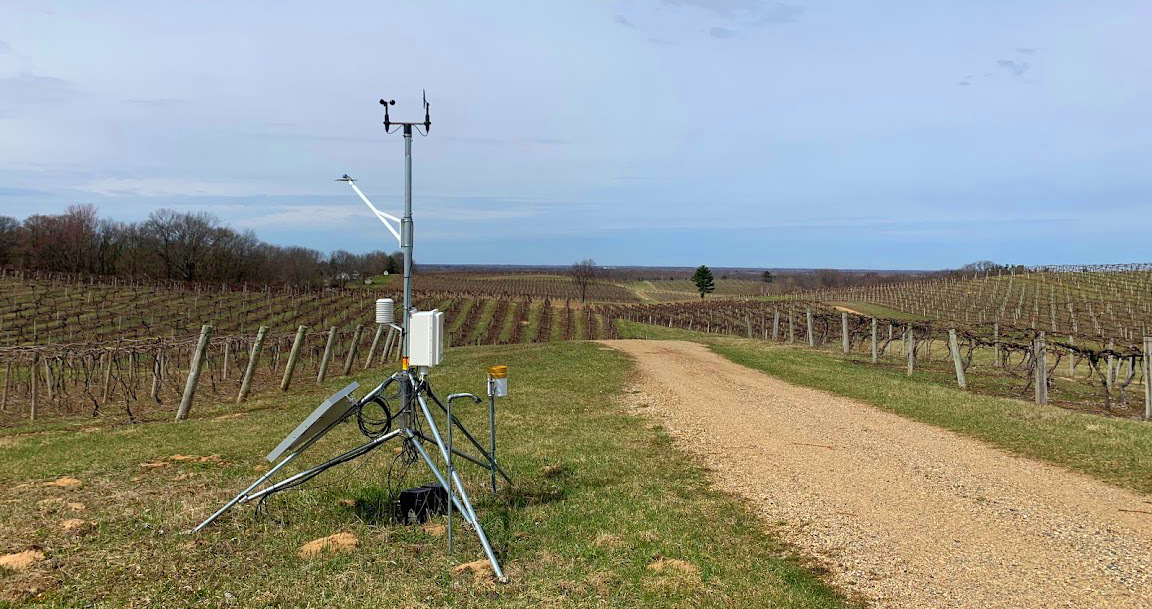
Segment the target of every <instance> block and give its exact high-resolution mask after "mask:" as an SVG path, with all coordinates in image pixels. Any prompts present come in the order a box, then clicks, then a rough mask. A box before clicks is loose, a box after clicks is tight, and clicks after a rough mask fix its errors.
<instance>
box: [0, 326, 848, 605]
mask: <svg viewBox="0 0 1152 609" xmlns="http://www.w3.org/2000/svg"><path fill="white" fill-rule="evenodd" d="M496 363H503V364H507V365H509V366H510V368H511V387H512V397H510V398H508V399H506V400H502V401H501V403H500V404H499V406H498V408H499V434H500V438H501V444H500V446H499V454H500V458H501V461H502V463H503V464H504V465H505V467H506V468H507V469H508V470H509V471H510V472H511V473H512V475H513V477H514V480H515V484H514V485H513V486H512V487H511V488H509V489H502V491H501V493H500V495H499V496H498V497H493V496H492V494H491V493H490V492H489V491H486V490H484V488H485V480H486V477H485V476H484V475H483V472H479V471H477V470H476V468H472V467H468V468H466V469H465V474H466V478H467V479H468V481H469V483H470V488H471V489H472V492H473V497H474V499H475V500H476V501H477V511H478V513H479V514H480V516H481V519H482V520H483V522H484V524H485V526H486V527H487V529H488V532H489V535H490V537H491V539H492V541H493V545H494V547H495V548H496V549H497V552H498V553H499V555H500V556H501V558H502V561H503V563H504V565H505V568H506V571H507V572H508V573H509V575H510V576H511V577H512V583H510V584H508V585H496V584H493V583H490V582H487V581H482V580H474V579H473V578H472V577H471V576H469V575H467V574H460V575H454V574H453V571H452V567H453V566H454V565H457V564H459V563H464V562H467V561H473V560H477V559H478V558H480V556H481V554H480V552H479V546H478V543H477V542H476V541H475V538H474V536H473V535H471V534H470V533H467V532H465V531H463V530H462V528H461V525H460V523H459V521H457V529H456V537H455V539H456V542H457V546H456V549H455V551H454V552H453V554H452V555H448V554H447V552H446V545H445V540H444V539H443V537H435V536H433V535H431V534H428V533H425V532H424V531H423V530H422V529H420V528H418V527H406V526H400V525H396V524H392V523H389V522H386V521H383V520H381V519H380V518H379V517H378V514H379V513H380V512H381V511H382V509H381V504H380V500H381V498H383V497H385V496H387V479H388V475H387V472H388V468H389V464H390V463H391V462H392V461H393V457H394V455H393V452H392V451H391V449H390V448H384V449H381V450H379V451H377V452H375V453H372V455H370V456H369V457H367V458H363V459H361V460H359V461H358V462H356V463H353V464H348V465H344V466H341V468H339V469H336V470H333V471H331V472H328V473H327V474H326V475H325V476H322V477H320V478H317V479H316V480H314V481H312V482H311V483H309V484H308V485H305V486H303V487H301V488H300V489H298V490H291V491H288V492H285V493H282V494H280V495H277V496H275V497H274V498H273V499H272V500H270V501H269V502H268V504H267V505H266V506H265V507H266V509H265V510H264V511H263V513H262V514H261V515H257V514H255V513H254V512H253V509H252V508H251V507H247V506H246V507H242V508H239V509H237V510H235V511H233V512H232V513H230V514H229V515H226V516H225V517H224V518H223V519H221V520H220V521H219V522H217V523H216V524H215V525H213V526H212V527H210V528H209V529H208V530H206V531H205V532H203V533H201V534H199V535H197V536H189V535H185V534H183V533H181V531H185V530H187V529H189V528H191V527H192V526H193V525H195V524H196V523H197V522H198V521H199V520H200V519H202V518H203V517H205V516H206V515H207V514H208V513H210V511H211V510H213V509H214V508H215V507H216V506H218V505H220V504H221V503H223V502H224V501H225V500H226V499H227V498H229V497H231V496H232V495H233V494H234V493H235V492H236V491H237V490H238V489H239V488H240V487H241V486H242V485H244V484H246V482H247V481H248V480H250V479H252V478H253V477H255V476H256V475H257V473H256V472H257V470H259V469H261V468H263V467H264V466H266V463H264V462H263V461H262V455H263V454H264V453H265V452H266V451H267V450H268V449H270V448H271V447H272V446H273V445H274V444H275V443H276V441H277V440H278V439H279V438H280V437H281V436H283V435H284V434H285V433H286V432H287V431H289V430H290V429H291V428H292V427H293V426H294V425H295V423H296V422H297V421H299V420H300V419H302V418H303V417H304V416H305V415H306V414H307V413H308V412H309V411H310V410H311V409H312V408H313V407H314V405H315V403H316V402H317V401H318V400H320V399H321V398H322V397H323V396H326V395H327V394H329V393H331V392H332V391H333V390H334V389H335V388H338V387H340V386H342V385H343V384H344V383H345V382H346V380H347V379H343V380H339V381H333V382H330V383H328V384H326V385H325V386H323V387H318V388H317V389H316V390H315V391H314V392H310V394H305V395H283V396H265V397H260V398H258V399H254V400H253V401H252V402H251V403H250V404H246V405H245V409H246V410H244V411H237V410H236V409H235V408H234V407H232V406H230V405H204V404H197V405H196V407H195V409H194V410H193V413H192V420H190V421H187V422H184V423H180V424H175V423H153V424H144V425H135V426H120V427H92V428H88V429H86V430H82V431H76V430H73V431H50V432H36V433H8V434H7V435H5V436H2V437H0V540H2V541H0V553H4V552H13V551H20V550H24V549H27V548H29V547H38V548H40V549H41V551H42V552H43V553H44V554H45V555H47V557H48V561H47V562H45V563H42V564H41V565H40V566H39V567H37V568H35V569H33V570H31V571H25V572H20V573H15V572H0V599H5V598H6V599H8V600H0V607H5V606H16V605H23V604H30V603H36V604H37V605H40V606H91V607H122V606H144V605H148V606H163V607H191V606H224V605H229V606H236V607H261V606H263V607H274V606H293V607H295V606H332V607H376V606H379V605H380V603H381V602H382V601H383V602H386V603H387V604H388V605H390V606H405V607H430V606H435V607H441V606H452V607H480V606H500V607H538V606H542V605H547V606H619V607H637V606H644V607H694V606H714V607H716V606H723V607H769V606H770V607H842V606H845V601H844V600H843V599H842V598H841V597H840V596H838V595H837V594H836V593H835V592H834V591H832V590H830V589H829V588H828V587H827V586H826V585H824V584H823V583H822V582H821V581H820V580H819V579H818V577H816V576H815V575H813V573H812V572H811V571H810V570H809V569H807V568H806V567H804V566H803V565H802V564H800V563H799V562H798V561H797V559H795V558H794V557H792V556H791V555H790V553H789V551H788V550H787V548H784V547H781V546H780V545H779V544H778V543H777V542H775V541H774V540H773V538H772V537H771V536H770V535H769V534H768V533H767V532H765V530H764V527H763V526H762V524H761V523H760V522H758V521H757V520H756V518H755V517H753V516H752V515H751V514H750V512H749V510H748V509H747V508H746V506H745V505H744V504H743V503H742V502H740V501H738V500H736V499H734V498H732V497H729V496H726V495H723V494H720V493H717V492H715V491H713V490H710V489H709V487H708V483H707V479H706V476H705V473H704V472H703V470H702V469H701V468H700V467H698V466H697V465H694V464H693V463H692V462H691V461H690V460H687V459H685V458H684V456H683V455H681V454H679V453H678V452H677V450H676V449H675V448H674V446H673V445H672V443H671V441H670V438H669V437H668V436H667V435H666V434H665V433H664V432H663V430H661V429H660V428H659V427H657V426H655V425H652V424H651V423H650V422H648V421H646V420H645V419H643V418H640V417H638V416H635V415H632V414H628V413H627V412H625V411H624V409H623V406H621V405H620V404H619V403H618V402H617V399H618V396H619V395H620V394H621V393H622V392H623V391H624V388H625V387H626V385H627V382H628V379H629V374H630V372H629V370H630V366H629V365H628V361H627V359H626V358H624V357H623V356H622V355H620V354H618V353H617V352H615V351H611V350H607V349H604V348H601V347H599V346H598V345H595V344H591V343H576V342H565V343H556V344H537V345H517V346H503V347H464V348H457V349H453V350H452V351H450V352H449V357H448V362H447V363H446V364H445V365H443V366H441V367H439V368H437V369H436V371H435V375H434V377H433V378H434V379H435V382H436V385H437V386H438V387H439V388H440V389H441V391H442V392H444V393H446V392H447V391H448V390H449V389H451V390H452V391H473V392H475V393H481V392H482V391H483V387H484V377H483V370H484V369H485V368H486V367H487V366H488V365H491V364H496ZM375 378H376V377H375V376H374V375H362V376H361V377H360V380H361V381H362V382H364V383H368V382H371V381H373V380H375ZM458 410H459V411H460V412H461V414H463V415H464V416H465V419H466V421H467V422H468V423H469V425H470V426H471V427H472V429H473V430H474V431H476V432H478V433H480V434H483V433H485V432H486V428H485V425H484V424H483V423H482V420H483V419H485V418H486V416H485V414H486V413H484V409H482V408H471V407H464V406H460V407H459V409H458ZM361 440H362V438H360V436H359V435H358V433H357V431H356V426H355V424H350V425H346V426H341V428H339V429H337V430H336V431H334V432H333V433H332V434H329V436H328V437H326V438H325V439H324V440H322V442H321V443H318V444H317V445H316V446H314V447H313V448H312V449H311V451H310V453H311V454H310V455H309V456H308V460H310V461H311V462H315V461H317V460H319V458H320V457H322V456H323V455H331V454H335V453H336V452H338V451H339V450H341V449H343V448H347V447H349V446H351V445H354V444H358V443H359V442H360V441H361ZM177 454H182V455H199V456H212V455H218V457H214V458H210V459H207V460H205V462H194V461H173V460H172V459H171V456H173V455H177ZM302 459H303V458H302ZM148 463H151V464H165V463H166V464H167V465H164V466H142V465H141V464H148ZM301 465H308V464H301ZM64 475H67V476H73V477H75V478H77V479H79V480H80V481H81V484H80V485H78V486H73V487H68V488H56V487H49V486H45V484H44V483H45V482H46V481H50V480H53V479H55V478H56V477H58V476H64ZM428 481H429V480H428V476H426V475H425V474H424V472H423V469H422V468H419V467H413V468H412V469H411V470H409V472H408V475H407V476H406V477H404V478H403V479H402V480H399V481H397V487H400V488H406V487H407V486H415V485H417V484H423V483H426V482H428ZM69 503H82V504H83V505H84V509H83V511H76V510H74V509H73V508H70V507H69V506H68V504H69ZM67 518H81V519H84V520H86V521H88V522H90V523H92V524H91V527H92V528H91V529H90V531H89V532H87V534H83V535H81V534H75V533H65V532H63V531H62V530H61V523H62V521H63V520H64V519H67ZM441 522H443V517H441ZM345 531H346V532H349V533H351V534H353V535H355V536H356V537H357V538H358V539H359V547H357V548H356V549H355V550H354V551H352V552H350V553H344V554H323V555H321V556H317V557H313V558H308V559H305V558H300V557H299V556H298V555H297V549H298V548H299V547H300V546H301V545H302V544H304V543H306V542H308V541H310V540H313V539H316V538H319V537H323V536H327V535H331V534H333V533H337V532H345ZM660 559H676V560H682V561H686V563H687V564H688V565H690V567H689V568H688V569H687V572H680V571H677V570H675V569H672V570H667V571H665V572H656V571H654V570H652V569H650V568H649V565H650V564H653V563H654V562H655V561H658V560H660ZM32 589H40V590H41V592H40V593H39V596H37V597H35V598H33V599H26V600H24V601H21V600H16V599H20V598H23V597H25V596H26V594H27V592H28V590H32Z"/></svg>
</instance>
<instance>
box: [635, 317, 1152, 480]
mask: <svg viewBox="0 0 1152 609" xmlns="http://www.w3.org/2000/svg"><path fill="white" fill-rule="evenodd" d="M618 323H619V326H620V333H621V336H622V337H625V338H627V337H645V338H651V339H675V340H692V341H696V342H700V343H704V344H707V345H708V346H709V347H710V348H711V349H712V350H713V351H715V352H716V353H718V354H720V355H722V356H724V357H726V358H728V359H730V360H732V361H733V362H736V363H738V364H741V365H744V366H748V367H749V368H753V369H755V370H760V371H762V372H765V373H768V374H771V375H772V376H775V377H777V378H780V379H783V380H785V381H788V382H791V383H795V384H797V385H801V386H804V387H812V388H815V389H823V390H825V391H829V392H831V393H835V394H837V395H842V396H846V397H850V398H855V399H858V400H860V401H862V402H866V403H868V404H872V405H874V406H878V407H880V408H883V409H885V410H888V411H891V412H894V413H896V414H899V415H901V416H904V417H908V418H910V419H914V420H917V421H922V422H924V423H929V424H931V425H936V426H938V427H943V428H945V429H950V430H952V431H956V432H959V433H961V434H964V435H967V436H971V437H974V438H978V439H980V440H983V441H985V442H988V443H989V444H992V445H994V446H998V447H1000V448H1004V449H1007V450H1010V451H1012V452H1015V453H1017V454H1020V455H1024V456H1028V457H1033V458H1036V459H1041V460H1044V461H1048V462H1050V463H1054V464H1057V465H1061V466H1064V467H1067V468H1069V469H1073V470H1076V471H1080V472H1083V473H1085V474H1089V475H1092V476H1095V477H1096V478H1099V479H1101V480H1105V481H1107V482H1111V483H1113V484H1116V485H1118V486H1123V487H1127V488H1131V489H1134V490H1137V491H1140V492H1144V493H1150V492H1152V459H1149V458H1148V455H1149V454H1152V424H1149V423H1146V422H1141V421H1133V420H1128V419H1117V418H1110V417H1103V416H1098V415H1092V414H1085V413H1080V412H1073V411H1070V410H1065V409H1062V408H1057V407H1055V406H1041V405H1038V404H1034V403H1031V402H1027V401H1024V400H1017V399H1008V398H1002V397H995V396H988V395H976V394H973V393H971V392H966V391H961V390H959V389H957V388H955V387H950V386H947V385H946V384H945V383H944V382H943V380H942V379H944V378H949V377H946V376H944V375H942V374H941V373H940V372H939V371H935V372H932V373H923V372H917V373H916V374H915V375H914V376H912V377H908V376H905V373H904V372H903V371H902V370H898V369H894V368H885V367H881V366H873V365H872V364H871V363H870V362H867V361H863V360H862V359H860V358H844V357H842V356H837V355H833V354H831V353H829V352H827V351H816V350H812V349H809V348H806V347H803V348H802V347H795V346H787V345H779V344H774V343H767V342H764V341H757V340H749V339H742V338H731V337H724V336H717V335H709V334H704V333H701V332H689V331H687V330H679V329H675V328H662V327H657V326H648V325H645V324H637V323H631V322H625V321H621V322H618ZM946 365H947V366H951V363H950V362H947V363H946ZM973 378H974V377H973V376H970V377H969V381H970V382H971V381H972V380H973Z"/></svg>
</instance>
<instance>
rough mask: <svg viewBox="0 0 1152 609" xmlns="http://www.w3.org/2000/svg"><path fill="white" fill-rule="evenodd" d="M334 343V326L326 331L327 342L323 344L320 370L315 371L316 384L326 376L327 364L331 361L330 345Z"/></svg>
mask: <svg viewBox="0 0 1152 609" xmlns="http://www.w3.org/2000/svg"><path fill="white" fill-rule="evenodd" d="M335 343H336V326H332V328H331V329H330V330H328V342H326V343H325V344H324V355H323V356H322V357H321V358H320V369H319V370H317V371H316V382H317V383H323V382H324V378H325V377H327V376H328V362H330V361H332V345H334V344H335Z"/></svg>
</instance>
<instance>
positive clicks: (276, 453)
mask: <svg viewBox="0 0 1152 609" xmlns="http://www.w3.org/2000/svg"><path fill="white" fill-rule="evenodd" d="M358 387H360V383H357V382H356V381H352V382H351V383H349V384H348V386H347V387H345V388H343V389H341V390H340V391H337V392H336V393H333V394H332V396H331V397H329V398H328V399H327V400H324V403H323V404H320V405H319V406H317V407H316V410H313V411H312V414H310V415H308V418H307V419H304V422H303V423H300V424H299V425H297V426H296V429H294V430H292V433H290V434H288V436H287V437H286V438H284V440H283V441H282V442H280V445H279V446H277V447H276V448H274V449H272V452H270V453H268V457H267V459H268V461H269V462H270V463H275V462H276V461H277V460H278V459H280V457H282V456H283V455H284V453H286V452H288V451H290V450H292V449H294V448H296V447H298V446H301V445H303V444H304V443H306V442H309V441H311V440H312V439H313V438H317V437H319V436H321V435H323V434H324V432H326V431H328V429H329V428H330V427H332V426H333V425H335V424H336V423H338V422H340V421H342V420H344V419H345V418H347V417H348V415H350V414H352V409H353V408H355V407H356V400H350V399H348V396H349V395H350V394H351V393H352V392H353V391H356V389H357V388H358Z"/></svg>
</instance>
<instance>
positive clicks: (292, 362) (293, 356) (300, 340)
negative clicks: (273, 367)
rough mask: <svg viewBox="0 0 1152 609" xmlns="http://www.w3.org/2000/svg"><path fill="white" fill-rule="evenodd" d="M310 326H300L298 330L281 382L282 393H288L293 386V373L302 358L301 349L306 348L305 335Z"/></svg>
mask: <svg viewBox="0 0 1152 609" xmlns="http://www.w3.org/2000/svg"><path fill="white" fill-rule="evenodd" d="M307 331H308V326H300V328H299V329H297V330H296V340H294V341H292V350H291V351H289V352H288V365H286V366H284V378H283V379H282V380H281V381H280V391H288V387H289V386H290V385H292V373H293V372H294V371H295V370H296V360H297V358H299V357H300V349H301V347H303V346H304V333H305V332H307Z"/></svg>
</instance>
